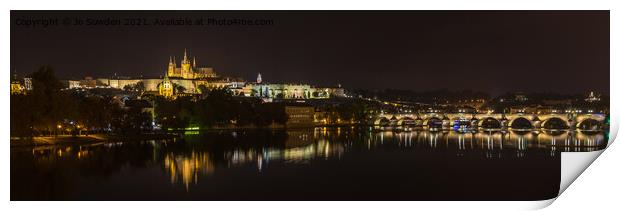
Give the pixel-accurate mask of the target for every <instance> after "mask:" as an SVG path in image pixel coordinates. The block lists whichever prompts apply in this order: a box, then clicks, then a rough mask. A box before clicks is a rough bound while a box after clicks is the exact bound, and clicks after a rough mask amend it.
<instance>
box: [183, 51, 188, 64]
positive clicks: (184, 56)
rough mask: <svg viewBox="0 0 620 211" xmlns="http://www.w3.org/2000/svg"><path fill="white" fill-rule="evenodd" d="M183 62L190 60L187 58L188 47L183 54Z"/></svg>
mask: <svg viewBox="0 0 620 211" xmlns="http://www.w3.org/2000/svg"><path fill="white" fill-rule="evenodd" d="M183 62H188V60H187V48H185V53H184V54H183Z"/></svg>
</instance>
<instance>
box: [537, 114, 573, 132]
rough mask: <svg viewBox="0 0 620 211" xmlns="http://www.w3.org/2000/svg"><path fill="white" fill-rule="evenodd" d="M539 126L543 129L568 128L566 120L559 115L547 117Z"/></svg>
mask: <svg viewBox="0 0 620 211" xmlns="http://www.w3.org/2000/svg"><path fill="white" fill-rule="evenodd" d="M540 127H541V128H544V129H567V128H569V126H568V122H567V121H565V120H564V119H562V118H560V117H549V118H547V119H545V120H544V121H543V122H542V123H541V124H540Z"/></svg>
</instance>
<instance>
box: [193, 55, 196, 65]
mask: <svg viewBox="0 0 620 211" xmlns="http://www.w3.org/2000/svg"><path fill="white" fill-rule="evenodd" d="M193 66H194V67H196V57H195V56H194V65H193Z"/></svg>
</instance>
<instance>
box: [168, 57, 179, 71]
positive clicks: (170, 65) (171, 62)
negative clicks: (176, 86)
mask: <svg viewBox="0 0 620 211" xmlns="http://www.w3.org/2000/svg"><path fill="white" fill-rule="evenodd" d="M176 66H177V65H176V64H175V62H174V61H172V56H171V57H170V61H169V62H168V75H170V76H175V73H174V69H175V68H176Z"/></svg>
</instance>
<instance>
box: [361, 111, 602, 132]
mask: <svg viewBox="0 0 620 211" xmlns="http://www.w3.org/2000/svg"><path fill="white" fill-rule="evenodd" d="M605 118H606V115H605V114H597V113H585V114H584V113H580V114H575V113H567V114H554V113H552V114H523V113H518V114H501V113H488V114H472V113H384V114H379V115H377V116H374V117H372V118H371V121H372V122H373V124H374V125H376V126H422V127H439V126H441V127H455V126H459V127H460V126H461V125H463V126H466V127H482V128H514V127H517V126H518V127H523V128H552V127H553V128H554V129H559V128H557V127H558V126H559V127H560V128H572V129H575V128H582V127H593V125H594V127H597V128H587V129H598V128H600V127H601V126H602V125H603V124H604V121H605ZM528 125H529V126H528Z"/></svg>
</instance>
